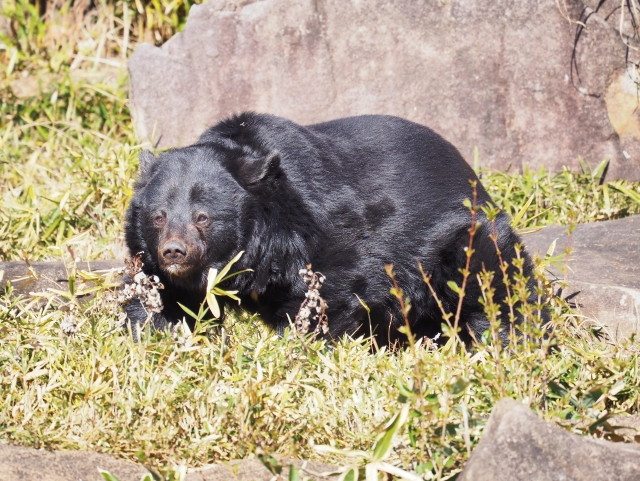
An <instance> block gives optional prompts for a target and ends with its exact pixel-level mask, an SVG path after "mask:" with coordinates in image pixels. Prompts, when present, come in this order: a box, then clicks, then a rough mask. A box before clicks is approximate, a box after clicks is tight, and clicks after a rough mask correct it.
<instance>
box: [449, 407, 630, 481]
mask: <svg viewBox="0 0 640 481" xmlns="http://www.w3.org/2000/svg"><path fill="white" fill-rule="evenodd" d="M457 479H458V481H564V480H575V481H601V480H603V479H606V480H608V481H629V480H632V479H640V445H637V444H623V443H612V442H607V441H602V440H597V439H592V438H584V437H580V436H577V435H576V434H572V433H570V432H568V431H565V430H564V429H562V428H560V427H558V426H555V425H554V424H551V423H548V422H545V421H543V420H542V419H540V418H538V417H537V416H536V415H535V414H534V413H533V412H532V411H531V410H530V409H529V408H528V407H527V406H525V405H523V404H521V403H519V402H517V401H514V400H512V399H503V400H502V401H500V402H499V403H498V404H496V406H495V408H494V410H493V413H492V414H491V417H490V418H489V422H488V423H487V426H486V427H485V430H484V433H483V435H482V438H481V439H480V443H479V444H478V446H477V447H476V448H475V449H474V451H473V452H472V453H471V457H470V458H469V460H468V461H467V464H466V465H465V467H464V469H463V470H462V473H460V475H459V476H458V478H457Z"/></svg>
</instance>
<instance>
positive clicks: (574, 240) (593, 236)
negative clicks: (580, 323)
mask: <svg viewBox="0 0 640 481" xmlns="http://www.w3.org/2000/svg"><path fill="white" fill-rule="evenodd" d="M523 240H524V243H525V245H526V246H527V250H528V251H529V252H531V253H535V252H537V253H539V254H540V255H542V256H544V254H545V253H546V251H547V249H548V248H549V246H550V245H551V243H552V242H553V241H554V240H555V241H556V247H555V251H554V256H557V255H559V254H562V253H563V252H565V251H566V249H567V247H570V248H571V253H570V254H569V256H568V257H567V258H565V259H564V260H563V262H561V263H560V264H557V265H554V266H551V268H550V275H551V277H555V278H557V279H559V280H561V281H564V282H566V284H567V287H566V288H565V289H564V290H563V292H562V297H564V298H568V299H569V300H570V301H571V302H572V303H573V304H575V307H576V310H577V311H578V312H579V313H580V314H582V315H584V316H585V318H587V319H591V320H592V321H593V322H595V323H596V324H598V325H599V326H602V327H603V328H604V329H605V330H606V332H607V334H608V336H609V337H610V338H611V339H613V340H619V339H622V338H627V337H629V336H630V335H631V334H633V333H636V334H637V335H638V334H640V216H638V215H636V216H632V217H627V218H624V219H619V220H612V221H606V222H594V223H590V224H580V225H578V226H577V227H576V228H575V229H574V230H573V232H572V233H571V235H570V236H569V235H568V233H567V227H562V226H549V227H545V228H544V229H542V230H541V231H540V232H537V233H535V234H531V235H527V236H525V237H524V239H523Z"/></svg>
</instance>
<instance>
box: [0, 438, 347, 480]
mask: <svg viewBox="0 0 640 481" xmlns="http://www.w3.org/2000/svg"><path fill="white" fill-rule="evenodd" d="M281 463H282V465H283V466H282V468H283V469H282V478H280V479H288V473H289V463H291V464H293V465H295V466H297V467H298V468H305V469H306V470H307V471H306V472H310V473H313V478H314V479H317V480H321V479H328V477H325V476H323V474H324V473H329V472H333V471H335V468H334V467H332V466H328V465H326V464H322V463H318V462H313V461H312V462H302V461H300V460H285V461H281ZM98 468H100V469H103V470H105V471H109V472H110V473H111V474H113V475H115V476H116V477H117V478H118V479H119V480H120V481H140V478H141V476H142V475H143V474H145V473H146V472H147V469H146V468H145V467H144V466H141V465H139V464H134V463H131V462H129V461H123V460H121V459H116V458H114V457H112V456H109V455H107V454H100V453H93V452H89V451H44V450H41V449H32V448H25V447H22V446H11V445H9V444H2V443H0V481H42V480H46V481H77V480H83V481H104V479H103V478H102V477H101V476H100V474H99V472H98ZM272 479H274V476H273V475H272V474H271V473H270V472H269V471H268V470H267V468H265V467H264V465H263V464H262V463H261V462H260V461H259V460H257V459H248V460H237V461H230V462H228V463H223V464H216V465H209V466H205V467H202V468H197V469H189V472H188V474H187V475H186V477H185V478H184V480H185V481H203V480H204V481H270V480H272Z"/></svg>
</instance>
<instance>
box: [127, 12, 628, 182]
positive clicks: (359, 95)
mask: <svg viewBox="0 0 640 481" xmlns="http://www.w3.org/2000/svg"><path fill="white" fill-rule="evenodd" d="M556 4H558V5H564V4H566V5H567V6H568V8H567V10H564V7H562V10H561V9H559V8H558V6H557V5H556ZM588 5H591V7H589V6H588ZM619 5H620V2H619V0H604V1H600V0H584V1H580V0H566V1H563V2H553V1H550V0H531V1H527V2H514V1H512V0H465V1H462V0H453V1H442V0H440V1H437V2H436V1H426V0H422V1H419V0H401V1H390V0H371V1H367V2H363V1H360V0H350V1H348V0H323V1H317V0H300V1H297V2H291V1H289V0H262V1H258V0H211V1H209V2H208V3H205V4H202V5H194V6H193V7H192V9H191V12H190V14H189V19H188V21H187V24H186V27H185V29H184V31H183V32H182V33H180V34H178V35H176V36H175V37H174V38H172V39H171V40H170V41H169V42H167V43H166V44H165V45H163V46H162V47H161V48H156V47H154V46H152V45H149V44H142V45H140V46H139V47H138V48H137V49H136V51H135V53H134V54H133V56H132V57H131V59H130V62H129V70H130V76H131V77H130V78H131V104H130V105H131V110H132V114H133V118H134V124H135V127H136V131H137V132H138V134H139V136H140V137H142V138H147V139H151V140H152V142H153V143H154V144H156V145H157V146H158V147H169V146H178V145H185V144H188V143H191V142H193V141H194V140H195V139H196V138H197V137H198V135H199V134H200V133H201V132H202V131H203V130H204V129H205V127H206V126H208V125H211V124H212V123H214V122H216V121H217V120H219V119H220V118H221V117H224V116H227V115H229V114H231V113H233V112H238V111H241V110H245V109H252V110H257V111H264V112H270V113H274V114H278V115H282V116H285V117H288V118H290V119H292V120H294V121H296V122H299V123H302V124H309V123H314V122H319V121H324V120H329V119H333V118H337V117H344V116H350V115H358V114H373V113H376V114H392V115H398V116H401V117H405V118H408V119H410V120H414V121H416V122H419V123H422V124H425V125H428V126H430V127H432V128H433V129H435V130H436V131H438V132H439V133H441V134H442V135H443V136H444V137H446V138H447V139H448V140H450V141H451V142H452V143H453V144H454V145H456V146H457V147H458V148H459V149H460V151H461V152H462V154H463V156H465V157H466V158H467V159H468V160H469V159H470V158H471V157H472V153H473V149H474V146H478V147H479V152H480V159H481V164H482V165H484V166H489V167H492V168H497V169H505V168H507V167H508V166H513V167H514V168H521V167H522V166H524V165H525V163H529V164H531V165H532V166H534V167H538V166H541V165H545V166H546V167H548V168H551V169H553V170H559V169H560V168H561V166H563V165H570V166H572V167H573V168H574V169H578V168H579V166H578V156H583V157H584V158H586V159H588V160H589V161H590V162H591V163H592V164H593V165H595V164H596V163H599V162H601V161H602V160H603V159H605V158H609V159H611V167H610V170H609V175H610V177H626V178H629V179H639V178H640V113H639V112H640V109H637V108H636V107H637V105H638V102H637V80H638V70H637V68H636V67H635V66H634V62H635V63H636V64H637V63H638V58H636V57H640V52H637V51H636V50H633V49H627V47H626V46H625V44H624V43H623V42H622V40H621V38H620V34H619V32H618V31H617V30H616V29H617V28H618V19H619V16H618V12H619V10H617V11H613V13H612V14H611V15H609V13H610V11H612V10H614V9H616V8H617V9H619ZM593 9H598V12H595V11H594V10H593ZM565 17H566V18H565ZM629 18H630V16H629V15H628V14H627V19H629ZM605 19H606V20H605ZM568 20H571V22H570V21H568ZM578 20H579V21H580V22H577V21H578ZM583 24H584V25H585V26H586V28H585V27H583ZM630 28H631V27H629V26H626V25H625V26H624V28H623V31H625V32H627V33H630V32H631V30H630ZM627 40H628V41H631V40H630V39H627ZM574 46H575V48H574ZM627 55H628V57H627Z"/></svg>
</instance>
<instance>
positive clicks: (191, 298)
mask: <svg viewBox="0 0 640 481" xmlns="http://www.w3.org/2000/svg"><path fill="white" fill-rule="evenodd" d="M141 157H142V159H141V160H142V161H143V165H142V167H141V172H140V177H139V179H138V181H137V183H136V185H135V194H134V196H133V199H132V200H131V204H130V206H129V209H128V211H127V216H126V241H127V245H128V247H129V250H130V252H131V253H132V254H135V253H137V252H143V253H144V254H143V262H144V270H145V272H147V273H149V274H156V275H158V276H159V277H160V278H161V281H162V282H163V283H164V285H165V290H164V291H162V292H161V295H162V298H163V302H164V306H165V308H164V311H163V312H162V313H161V314H159V315H156V316H155V319H154V323H155V325H156V326H157V327H164V326H165V325H167V323H169V324H171V323H175V322H176V321H177V320H179V319H182V318H183V317H184V312H183V311H182V310H181V309H180V307H179V306H178V305H177V302H181V303H183V304H185V305H187V306H188V307H190V308H191V309H192V310H194V311H197V309H198V306H199V305H200V303H201V302H202V301H203V299H204V293H205V287H206V274H207V272H208V270H209V268H210V267H215V268H217V269H220V268H222V267H223V266H224V265H225V264H226V263H227V262H228V261H229V260H230V259H231V258H232V257H233V256H234V255H235V254H237V253H238V252H239V251H241V250H244V251H245V254H244V256H243V257H242V258H241V259H240V261H239V262H238V264H236V265H235V266H234V270H236V269H241V268H251V269H253V271H254V272H252V273H247V274H242V275H240V276H238V277H236V278H234V279H232V280H230V281H228V283H227V285H226V286H225V287H227V288H229V289H237V290H238V291H239V296H240V298H241V300H242V307H243V308H245V309H248V310H249V311H252V312H258V313H260V315H261V317H262V319H263V320H264V321H265V322H266V323H267V324H268V325H269V326H271V327H272V328H274V329H275V330H276V331H278V332H279V333H282V332H283V330H284V328H285V327H287V326H288V325H289V321H288V318H287V315H289V316H290V318H291V319H293V318H294V317H295V315H296V313H297V311H298V308H299V307H300V304H301V302H302V301H303V299H304V293H305V292H306V286H305V284H304V282H303V281H302V278H301V276H300V274H299V270H300V269H301V268H303V267H304V266H305V265H306V264H312V266H313V269H314V270H315V271H320V272H322V273H323V274H324V275H325V276H326V282H325V284H324V287H323V288H322V291H321V294H322V296H323V297H324V298H325V299H326V301H327V303H328V305H329V308H328V310H327V314H328V317H329V326H330V335H331V337H333V338H337V337H340V336H342V335H344V334H350V335H356V336H358V335H369V334H370V326H369V319H368V316H367V313H366V311H365V309H364V308H363V307H362V305H361V304H360V302H359V300H358V298H357V297H356V296H358V297H359V298H360V299H362V300H363V301H364V302H365V303H366V304H367V305H368V306H369V308H370V310H371V313H370V317H371V324H372V328H373V331H374V333H375V335H376V338H377V342H378V344H379V345H384V344H388V343H390V342H394V341H395V340H400V341H403V339H404V337H403V336H402V335H401V334H400V333H399V332H398V331H397V328H398V327H400V326H402V325H403V324H404V321H403V316H402V313H401V311H400V307H399V304H398V301H397V300H396V299H395V298H394V297H392V296H391V295H390V293H389V289H390V287H391V280H390V279H389V277H388V276H387V274H386V273H385V269H384V266H385V264H393V265H394V272H395V275H396V279H397V281H398V283H399V285H400V286H401V287H402V289H404V291H405V295H406V296H408V297H410V298H411V304H412V309H411V311H410V314H409V317H410V322H411V329H412V332H413V333H414V334H415V335H416V336H417V337H423V336H428V337H434V336H435V335H436V334H437V333H438V332H440V326H441V323H442V317H441V314H440V309H439V308H438V306H437V304H436V302H435V299H434V298H433V296H432V295H431V294H430V292H429V290H428V288H427V286H426V285H425V283H424V282H423V280H422V276H421V274H420V272H419V270H418V261H419V262H420V263H421V264H422V266H423V268H424V271H425V272H426V273H427V274H430V275H431V276H432V280H431V282H432V285H433V287H434V288H435V291H436V292H437V294H438V297H439V298H440V299H441V301H442V302H443V304H444V307H445V309H447V310H448V311H449V312H455V309H456V306H457V303H458V297H457V295H456V294H455V293H454V292H453V291H452V290H451V289H450V288H449V287H448V286H447V281H449V280H453V281H456V282H457V283H458V284H460V283H461V279H462V274H461V273H460V271H459V269H460V268H462V267H463V266H464V263H465V259H466V257H465V252H464V247H466V246H467V244H468V242H469V232H468V230H469V227H470V222H471V215H470V213H469V210H468V209H467V207H465V206H464V205H463V201H464V200H465V199H470V198H471V197H472V187H471V185H470V181H471V180H476V181H477V180H478V179H477V177H476V175H475V173H474V172H473V170H472V169H471V168H470V167H469V165H468V164H467V163H466V162H465V161H464V159H463V158H462V156H461V155H460V153H459V152H458V151H457V150H456V148H455V147H453V146H452V145H451V144H450V143H448V142H447V141H445V140H444V139H443V138H442V137H440V136H439V135H438V134H436V133H435V132H433V131H432V130H430V129H428V128H426V127H423V126H421V125H417V124H415V123H412V122H409V121H406V120H402V119H399V118H396V117H389V116H373V115H372V116H361V117H352V118H346V119H340V120H335V121H331V122H326V123H322V124H317V125H311V126H307V127H303V126H300V125H297V124H295V123H293V122H291V121H288V120H285V119H282V118H278V117H275V116H271V115H260V114H254V113H243V114H241V115H238V116H234V117H232V118H230V119H227V120H225V121H223V122H220V123H219V124H218V125H216V126H214V127H212V128H210V129H209V130H207V131H206V132H205V133H204V134H203V135H202V136H201V137H200V139H199V141H198V142H197V143H196V144H194V145H192V146H189V147H185V148H181V149H175V150H170V151H168V152H166V153H162V154H160V156H159V157H158V158H154V157H153V156H152V155H151V154H149V153H144V154H143V155H142V156H141ZM477 202H478V204H479V205H484V204H487V203H490V202H491V200H490V197H489V195H488V194H487V192H486V191H485V190H484V188H483V187H482V185H480V183H478V186H477ZM162 216H164V221H163V220H162V219H161V217H162ZM479 220H480V221H482V223H481V227H480V229H479V231H478V233H477V234H476V236H475V239H474V244H473V248H474V250H475V254H474V255H473V257H472V265H471V271H472V276H471V277H470V279H469V285H468V286H467V291H466V296H465V298H464V304H463V308H462V317H461V321H462V326H461V327H462V328H463V329H462V332H461V335H462V337H463V338H466V339H467V340H468V339H470V333H472V335H475V336H479V335H480V334H481V333H482V332H483V331H484V330H486V329H487V327H488V323H487V320H486V317H485V316H484V313H483V308H482V306H481V304H480V303H479V301H478V299H479V298H480V295H481V293H480V289H479V286H478V283H477V281H476V276H475V273H477V272H479V271H480V270H481V269H482V266H484V267H486V268H487V269H488V270H491V271H494V272H495V273H496V277H495V280H494V285H493V287H494V288H495V298H496V300H497V301H498V302H502V301H504V299H505V297H506V290H505V287H504V285H503V281H502V277H501V272H500V269H499V264H498V257H497V255H496V249H495V246H494V243H493V241H492V240H491V239H490V238H489V234H490V233H491V225H490V223H488V222H487V221H486V219H485V218H484V217H483V216H482V214H480V216H479ZM163 222H164V223H163ZM495 229H496V231H497V234H498V244H499V247H500V250H501V252H502V256H503V259H504V260H505V261H507V262H509V261H511V260H512V259H513V258H514V256H515V249H514V245H515V244H516V243H518V242H520V239H519V238H518V236H517V235H516V234H515V233H514V232H513V230H512V229H511V227H510V224H509V218H508V216H507V215H506V214H504V213H501V214H500V215H499V216H498V218H497V221H496V223H495ZM169 241H171V242H169ZM176 242H177V243H176ZM167 246H168V247H167ZM176 246H178V247H176ZM160 247H162V249H160ZM183 247H184V249H183ZM172 249H174V250H172ZM183 251H185V252H183ZM187 251H188V252H187ZM182 254H184V256H182ZM163 256H164V257H163ZM171 256H174V257H175V258H179V259H181V260H182V259H187V258H188V261H185V262H186V264H185V265H187V266H188V269H187V271H188V272H186V271H185V272H182V273H179V275H174V274H172V273H171V272H170V269H171V268H175V266H174V267H171V268H169V267H167V263H169V262H172V261H171V260H170V259H174V257H171ZM181 256H182V257H181ZM524 257H525V269H524V270H525V274H526V275H528V276H531V275H532V266H531V262H530V260H529V258H528V257H527V256H526V254H525V255H524ZM163 263H164V268H163ZM533 286H534V284H533V281H530V284H529V287H530V291H531V293H532V297H531V300H532V301H533V299H534V294H533ZM502 313H503V316H502V318H503V325H504V327H507V326H508V325H509V321H508V314H507V308H506V307H505V306H503V307H502ZM128 314H129V317H130V319H131V320H132V321H134V324H135V323H137V322H140V321H141V320H144V319H145V318H146V314H145V312H144V310H143V309H142V308H141V306H140V305H139V304H138V303H134V304H132V305H131V306H130V307H129V308H128ZM312 328H313V326H312ZM507 330H508V329H505V330H504V332H503V336H506V332H507Z"/></svg>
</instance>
